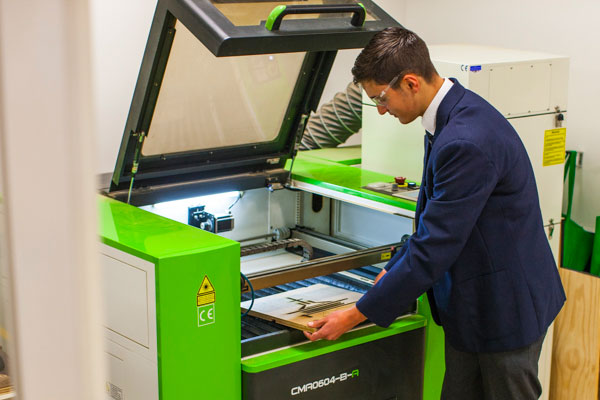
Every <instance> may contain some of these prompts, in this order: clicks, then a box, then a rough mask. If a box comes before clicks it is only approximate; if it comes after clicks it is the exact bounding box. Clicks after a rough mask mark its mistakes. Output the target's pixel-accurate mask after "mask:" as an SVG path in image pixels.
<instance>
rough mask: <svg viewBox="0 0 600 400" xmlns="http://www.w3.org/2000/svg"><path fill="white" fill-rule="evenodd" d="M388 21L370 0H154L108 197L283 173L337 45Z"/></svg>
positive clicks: (359, 40)
mask: <svg viewBox="0 0 600 400" xmlns="http://www.w3.org/2000/svg"><path fill="white" fill-rule="evenodd" d="M284 18H285V20H283V21H282V19H284ZM288 18H289V20H288ZM387 26H399V24H398V23H397V22H395V21H394V20H393V19H392V18H391V17H389V16H388V15H387V14H386V13H385V12H383V11H382V10H381V9H380V8H379V7H377V6H376V5H375V4H374V3H373V2H372V1H371V0H363V1H362V2H361V3H358V2H357V1H355V0H303V1H281V2H272V1H264V0H255V1H249V0H159V1H158V6H157V9H156V13H155V15H154V20H153V22H152V27H151V29H150V35H149V38H148V43H147V45H146V51H145V53H144V58H143V61H142V66H141V69H140V73H139V77H138V81H137V85H136V88H135V92H134V96H133V100H132V104H131V108H130V111H129V116H128V119H127V124H126V127H125V131H124V134H123V140H122V142H121V148H120V151H119V155H118V158H117V163H116V167H115V171H114V174H113V178H112V182H111V187H110V192H111V195H112V196H113V197H116V198H119V199H121V200H125V199H129V198H130V197H131V203H132V204H136V205H143V204H150V203H156V202H160V201H166V200H173V199H177V198H183V197H187V196H195V195H201V194H207V193H214V192H219V191H229V190H246V189H251V188H257V187H261V186H262V187H264V186H268V185H274V184H282V183H285V182H286V180H287V179H288V176H289V173H288V172H287V171H285V170H284V166H285V163H286V161H287V160H288V159H289V158H290V157H292V156H293V154H294V152H295V147H296V143H297V142H298V141H299V139H300V138H301V135H302V133H303V131H304V124H305V122H306V119H307V118H308V115H309V114H310V111H312V110H315V109H316V107H317V105H318V101H319V98H320V96H321V93H322V90H323V87H324V85H325V82H326V80H327V77H328V74H329V71H330V69H331V65H332V64H333V60H334V58H335V54H336V51H337V49H343V48H361V47H364V46H365V45H366V44H367V42H368V41H369V40H370V38H371V37H372V36H373V35H374V34H375V33H376V32H378V31H380V30H382V29H384V28H385V27H387ZM242 55H243V56H242ZM215 56H217V57H215ZM221 56H238V57H221Z"/></svg>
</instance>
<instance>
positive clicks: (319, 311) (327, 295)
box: [242, 284, 362, 332]
mask: <svg viewBox="0 0 600 400" xmlns="http://www.w3.org/2000/svg"><path fill="white" fill-rule="evenodd" d="M361 297H362V294H360V293H356V292H352V291H350V290H346V289H340V288H336V287H333V286H327V285H322V284H316V285H312V286H308V287H305V288H300V289H294V290H289V291H287V292H282V293H278V294H274V295H271V296H266V297H262V298H260V299H256V300H254V305H253V306H252V309H251V310H250V313H249V314H250V315H252V316H255V317H258V318H262V319H265V320H268V321H275V322H277V323H278V324H281V325H285V326H289V327H291V328H295V329H299V330H302V331H307V332H315V331H316V329H315V328H309V327H308V323H309V322H310V321H315V320H318V319H321V318H323V317H325V316H327V315H329V314H330V313H332V312H334V311H339V310H345V309H347V308H350V307H352V305H354V303H356V302H357V301H358V299H360V298H361ZM249 306H250V301H245V302H243V303H242V311H243V312H245V311H246V310H247V309H248V307H249Z"/></svg>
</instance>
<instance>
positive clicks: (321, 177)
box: [287, 148, 416, 211]
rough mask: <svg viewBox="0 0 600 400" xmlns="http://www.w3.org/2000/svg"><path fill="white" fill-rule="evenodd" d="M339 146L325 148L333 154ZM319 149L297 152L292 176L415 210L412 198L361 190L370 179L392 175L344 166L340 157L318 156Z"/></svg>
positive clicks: (386, 178) (388, 179) (383, 179)
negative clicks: (338, 159)
mask: <svg viewBox="0 0 600 400" xmlns="http://www.w3.org/2000/svg"><path fill="white" fill-rule="evenodd" d="M342 149H343V148H340V149H327V150H328V151H330V152H331V153H334V152H335V151H336V150H342ZM322 151H323V150H311V151H304V152H299V153H298V155H297V157H296V159H295V161H294V165H293V169H292V179H295V180H297V181H300V182H305V183H310V184H312V185H315V186H319V187H322V188H325V189H330V190H334V191H336V192H340V193H344V194H348V195H352V196H356V197H360V198H363V199H367V200H373V201H376V202H379V203H383V204H387V205H391V206H394V207H399V208H403V209H405V210H408V211H415V210H416V202H414V201H410V200H404V199H400V198H397V197H394V196H388V195H385V194H381V193H377V192H374V191H372V190H367V189H363V186H366V185H368V184H370V183H374V182H393V180H394V177H393V176H391V175H385V174H381V173H378V172H373V171H367V170H364V169H361V168H357V167H353V166H351V165H346V164H344V163H343V161H344V160H341V161H330V160H328V159H325V158H321V156H320V154H319V153H318V152H322ZM313 154H314V155H313ZM350 160H353V159H350ZM289 167H290V163H289V162H288V165H287V168H289Z"/></svg>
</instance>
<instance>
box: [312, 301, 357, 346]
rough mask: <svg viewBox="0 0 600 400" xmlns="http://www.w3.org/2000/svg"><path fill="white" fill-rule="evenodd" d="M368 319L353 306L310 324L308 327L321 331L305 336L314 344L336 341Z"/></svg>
mask: <svg viewBox="0 0 600 400" xmlns="http://www.w3.org/2000/svg"><path fill="white" fill-rule="evenodd" d="M366 319H367V317H365V316H364V315H363V314H362V313H361V312H360V311H358V308H356V306H352V308H349V309H347V310H342V311H336V312H333V313H331V314H329V315H328V316H326V317H325V318H322V319H320V320H317V321H312V322H309V323H308V326H310V327H311V328H319V330H318V331H316V332H315V333H309V332H304V336H306V337H307V338H308V339H310V340H311V341H313V342H314V341H315V340H319V339H327V340H336V339H337V338H339V337H340V336H342V334H344V333H345V332H347V331H348V330H350V329H352V328H354V327H355V326H356V325H357V324H359V323H360V322H362V321H364V320H366Z"/></svg>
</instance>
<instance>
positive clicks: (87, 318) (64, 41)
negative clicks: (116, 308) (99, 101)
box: [0, 0, 104, 400]
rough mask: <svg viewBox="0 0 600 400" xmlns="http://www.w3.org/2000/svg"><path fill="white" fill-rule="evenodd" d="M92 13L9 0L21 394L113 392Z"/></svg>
mask: <svg viewBox="0 0 600 400" xmlns="http://www.w3.org/2000/svg"><path fill="white" fill-rule="evenodd" d="M88 11H89V10H88V2H87V1H85V0H76V1H75V0H19V1H14V0H0V138H1V140H0V151H1V152H2V156H1V157H0V158H1V160H2V165H1V170H0V172H1V173H2V178H3V179H2V183H3V187H2V189H1V190H2V208H3V210H2V212H3V213H4V216H5V217H6V220H7V224H6V225H5V224H4V219H2V221H1V222H2V223H3V224H2V225H1V226H0V230H2V231H3V232H2V235H1V236H2V237H3V238H7V242H8V243H3V246H2V250H3V251H4V250H5V249H8V257H7V255H6V254H2V259H1V261H3V262H6V261H8V267H9V269H10V277H9V278H6V279H9V280H10V282H9V284H10V286H11V289H12V290H11V294H12V296H11V302H10V304H9V305H7V304H6V303H4V304H2V306H3V307H7V306H8V307H9V308H10V310H11V311H13V312H14V321H13V322H14V323H13V324H11V326H10V327H9V328H11V329H12V331H11V332H10V344H11V346H14V349H16V351H15V353H16V357H14V358H12V359H11V364H10V368H11V371H12V373H16V377H17V381H16V389H17V392H18V398H19V399H21V400H42V399H61V400H82V399H86V400H88V399H89V400H95V399H100V398H103V392H102V388H103V380H102V377H103V375H104V374H103V357H102V342H101V329H100V327H101V318H100V315H101V305H100V296H99V292H100V290H99V288H100V285H98V282H99V274H98V268H97V250H96V246H97V238H96V195H95V183H94V182H95V179H94V177H95V174H94V168H93V161H92V160H93V159H94V151H93V148H92V142H93V138H94V135H93V128H94V127H93V123H92V115H91V102H92V96H91V93H90V84H89V82H90V76H91V73H90V57H89V48H90V45H89V30H88V15H89V13H88ZM5 244H7V246H4V245H5ZM6 267H7V265H2V270H3V273H2V275H3V280H4V279H5V278H4V273H5V268H6ZM3 294H4V293H3ZM2 300H5V298H3V299H2ZM11 350H13V349H11ZM11 377H14V376H11Z"/></svg>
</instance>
